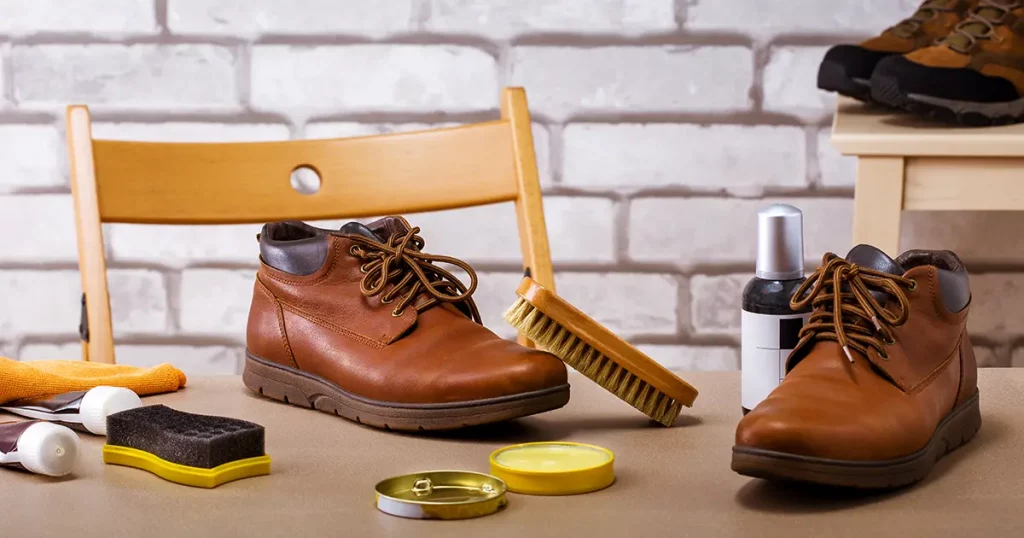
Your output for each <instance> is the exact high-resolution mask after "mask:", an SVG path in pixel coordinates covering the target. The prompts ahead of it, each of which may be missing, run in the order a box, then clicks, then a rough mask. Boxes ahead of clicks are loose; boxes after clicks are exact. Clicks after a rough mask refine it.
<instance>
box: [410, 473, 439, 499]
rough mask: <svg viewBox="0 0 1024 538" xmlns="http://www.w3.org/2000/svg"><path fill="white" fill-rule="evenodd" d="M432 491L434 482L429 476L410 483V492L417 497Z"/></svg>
mask: <svg viewBox="0 0 1024 538" xmlns="http://www.w3.org/2000/svg"><path fill="white" fill-rule="evenodd" d="M433 491H434V484H433V482H431V481H430V479H429V478H420V479H419V480H417V481H415V482H413V484H412V492H413V493H414V494H416V496H417V497H425V496H427V495H430V494H431V493H432V492H433Z"/></svg>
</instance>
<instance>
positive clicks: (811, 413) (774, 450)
mask: <svg viewBox="0 0 1024 538" xmlns="http://www.w3.org/2000/svg"><path fill="white" fill-rule="evenodd" d="M837 292H839V293H838V294H837ZM970 300H971V292H970V288H969V286H968V283H967V270H966V269H965V268H964V266H963V264H962V263H961V262H960V260H959V258H957V257H956V255H955V254H953V253H952V252H949V251H926V250H911V251H908V252H906V253H904V254H903V255H901V256H900V257H899V258H898V259H896V260H893V259H891V258H889V257H888V256H886V255H885V254H884V253H883V252H881V251H879V250H878V249H876V248H874V247H870V246H867V245H860V246H858V247H856V248H854V249H853V250H851V251H850V253H849V255H848V256H847V257H846V259H843V258H839V257H837V256H836V255H834V254H826V255H825V258H824V260H823V261H822V266H821V267H819V268H818V270H817V271H815V272H814V274H812V275H811V276H810V278H808V279H807V281H806V282H805V283H804V285H803V286H802V287H801V288H800V289H798V290H797V292H796V293H795V295H794V297H793V303H794V307H806V306H808V305H810V306H813V313H812V314H811V316H810V318H809V319H808V321H807V324H806V325H805V326H804V328H803V329H802V330H801V332H800V336H801V339H800V341H799V343H798V344H797V347H796V349H794V350H793V352H792V353H791V354H790V356H789V360H788V363H787V374H786V377H785V378H784V379H783V381H782V384H781V385H779V387H778V388H776V389H775V390H774V391H773V392H772V393H771V394H770V395H769V396H768V398H767V399H765V400H764V401H763V402H761V404H760V405H758V406H757V407H756V408H754V410H753V411H751V412H750V413H749V414H748V415H747V416H745V417H743V419H742V420H741V421H740V423H739V426H738V427H737V429H736V446H735V447H733V459H732V468H733V470H734V471H736V472H738V473H740V474H744V475H747V476H755V477H761V478H769V479H780V480H791V481H802V482H815V483H820V484H829V485H837V486H852V487H861V488H885V487H895V486H901V485H905V484H910V483H912V482H915V481H917V480H920V479H921V478H924V476H925V475H926V474H928V472H929V471H930V470H931V468H932V466H933V465H934V464H935V461H936V460H938V459H939V458H941V457H942V456H944V455H945V454H947V453H948V452H950V451H952V450H953V449H955V448H957V447H959V446H960V445H962V444H963V443H965V442H967V441H968V440H970V439H971V438H972V437H973V436H974V434H975V433H976V432H977V431H978V428H980V427H981V414H980V411H979V408H978V388H977V365H976V364H975V359H974V351H973V350H972V348H971V342H970V338H969V337H968V336H967V329H966V326H967V311H968V305H969V303H970Z"/></svg>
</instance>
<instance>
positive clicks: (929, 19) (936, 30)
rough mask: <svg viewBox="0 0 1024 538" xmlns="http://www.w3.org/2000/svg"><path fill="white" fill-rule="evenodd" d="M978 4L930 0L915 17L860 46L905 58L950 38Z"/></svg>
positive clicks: (955, 0)
mask: <svg viewBox="0 0 1024 538" xmlns="http://www.w3.org/2000/svg"><path fill="white" fill-rule="evenodd" d="M977 3H978V0H927V1H925V2H923V3H922V4H921V6H920V7H919V8H918V10H917V11H916V12H914V14H913V15H912V16H910V17H908V18H906V19H904V20H902V21H900V22H899V23H897V24H896V25H895V26H893V27H891V28H889V29H887V30H886V31H884V32H882V34H881V35H879V36H877V37H873V38H871V39H869V40H867V41H864V42H863V43H861V44H860V46H862V47H864V48H866V49H868V50H873V51H877V52H890V53H900V54H905V53H908V52H911V51H914V50H917V49H920V48H922V47H927V46H929V45H931V44H933V43H935V42H936V41H938V40H940V39H942V38H944V37H946V35H947V34H949V32H950V31H951V30H952V29H953V28H954V27H955V26H956V25H957V24H958V23H959V22H960V21H962V20H963V19H964V17H965V15H966V13H967V12H968V10H970V9H971V8H973V7H974V6H975V5H977Z"/></svg>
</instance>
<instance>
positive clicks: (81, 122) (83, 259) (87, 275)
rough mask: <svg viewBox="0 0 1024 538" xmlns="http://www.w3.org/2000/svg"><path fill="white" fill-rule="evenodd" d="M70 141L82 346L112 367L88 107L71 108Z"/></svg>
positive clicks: (88, 356)
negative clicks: (84, 326) (84, 330)
mask: <svg viewBox="0 0 1024 538" xmlns="http://www.w3.org/2000/svg"><path fill="white" fill-rule="evenodd" d="M67 140H68V159H69V160H68V164H69V168H70V172H71V197H72V199H73V201H74V206H75V229H76V233H77V235H78V268H79V272H80V273H81V275H82V290H83V291H84V293H85V297H86V302H87V306H88V309H87V311H86V312H87V315H88V318H87V319H88V322H89V341H88V342H83V345H82V351H83V357H82V358H83V359H84V360H87V361H96V362H106V363H113V362H114V336H113V328H112V326H111V322H110V294H109V293H108V291H107V261H106V249H105V248H104V243H103V227H102V224H101V217H100V209H99V199H98V192H97V188H96V187H97V184H96V173H95V167H94V163H93V151H92V124H91V121H90V117H89V109H87V108H86V107H84V106H70V107H68V110H67ZM68 300H69V301H73V300H74V298H72V297H68Z"/></svg>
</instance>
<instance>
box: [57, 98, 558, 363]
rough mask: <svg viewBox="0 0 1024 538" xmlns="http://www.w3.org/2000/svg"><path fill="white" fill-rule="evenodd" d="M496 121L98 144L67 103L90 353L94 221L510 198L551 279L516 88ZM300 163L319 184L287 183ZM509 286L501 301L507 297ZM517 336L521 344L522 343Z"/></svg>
mask: <svg viewBox="0 0 1024 538" xmlns="http://www.w3.org/2000/svg"><path fill="white" fill-rule="evenodd" d="M501 110H502V119H501V120H496V121H490V122H483V123H477V124H470V125H464V126H459V127H451V128H444V129H433V130H429V131H419V132H411V133H395V134H388V135H379V136H366V137H356V138H344V139H329V140H294V141H282V142H246V143H163V142H128V141H116V140H94V139H93V138H92V136H91V127H90V120H89V111H88V109H87V108H86V107H84V106H72V107H69V108H68V133H69V134H68V148H69V152H70V154H71V163H72V190H73V193H74V196H75V211H76V225H77V228H78V235H79V243H78V245H79V264H80V266H81V268H82V287H83V289H84V290H85V292H86V295H87V296H88V298H89V309H88V315H89V329H90V333H91V334H90V340H89V342H88V343H87V344H85V345H84V349H86V350H87V352H86V353H85V358H86V359H87V360H101V361H104V362H113V360H114V351H113V330H112V327H111V322H110V306H109V303H110V299H109V293H108V290H107V280H106V264H105V260H104V246H103V236H102V230H101V222H123V223H145V224H229V223H262V222H272V221H277V220H292V219H295V220H319V219H335V218H358V217H368V216H378V215H390V214H402V213H414V212H420V211H434V210H441V209H452V208H458V207H467V206H474V205H483V204H490V203H498V202H507V201H514V202H515V205H516V215H517V220H518V227H519V233H520V241H521V246H522V253H523V264H524V268H529V270H530V272H531V274H533V275H534V278H537V279H538V281H541V282H544V283H546V284H548V285H549V286H551V287H553V286H554V273H553V270H552V266H551V253H550V250H549V247H548V238H547V228H546V226H545V224H544V208H543V204H542V201H541V189H540V181H539V179H538V174H537V161H536V155H535V153H534V148H533V136H532V133H531V124H530V114H529V111H528V110H527V104H526V95H525V92H524V91H523V89H522V88H506V89H504V90H503V92H502V102H501ZM302 166H307V167H310V168H313V169H314V170H316V171H317V173H318V174H319V176H320V179H321V185H320V189H319V191H318V192H316V193H314V194H302V193H299V192H298V191H296V190H295V189H294V188H293V187H292V186H291V183H290V181H289V180H290V176H291V173H292V171H293V170H295V169H296V168H298V167H302ZM511 292H512V290H509V297H510V298H511V297H512V293H511ZM520 340H521V341H523V342H524V343H527V344H528V342H526V341H525V340H524V339H522V338H520Z"/></svg>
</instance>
